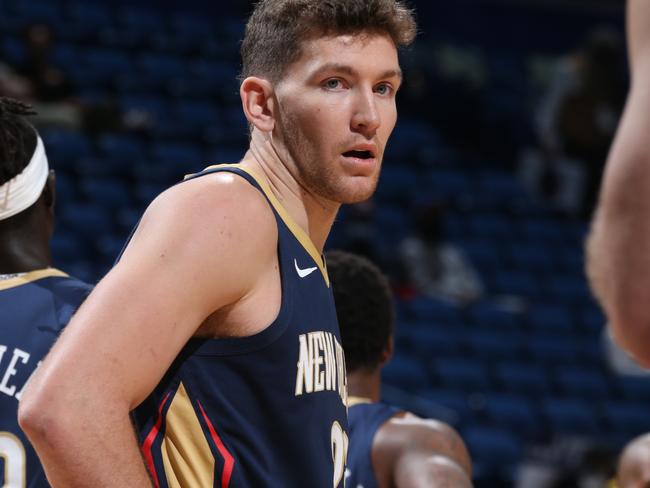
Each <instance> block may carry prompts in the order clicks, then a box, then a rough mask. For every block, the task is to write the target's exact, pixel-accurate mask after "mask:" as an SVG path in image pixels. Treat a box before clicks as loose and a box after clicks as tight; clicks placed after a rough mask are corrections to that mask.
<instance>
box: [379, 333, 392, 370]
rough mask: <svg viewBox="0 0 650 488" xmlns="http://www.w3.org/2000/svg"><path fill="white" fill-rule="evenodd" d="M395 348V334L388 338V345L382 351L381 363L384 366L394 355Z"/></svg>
mask: <svg viewBox="0 0 650 488" xmlns="http://www.w3.org/2000/svg"><path fill="white" fill-rule="evenodd" d="M394 350H395V341H394V340H393V336H392V335H391V336H390V337H389V338H388V342H387V343H386V347H385V348H384V350H383V351H382V352H381V359H380V362H379V364H380V365H381V366H383V365H384V364H386V363H387V362H388V361H390V360H391V358H392V357H393V351H394Z"/></svg>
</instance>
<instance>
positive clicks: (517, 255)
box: [506, 242, 556, 272]
mask: <svg viewBox="0 0 650 488" xmlns="http://www.w3.org/2000/svg"><path fill="white" fill-rule="evenodd" d="M506 249H507V251H508V261H509V263H510V264H511V266H512V267H513V269H516V270H522V271H533V272H540V271H541V272H552V271H553V270H554V269H555V266H556V263H555V260H554V258H553V253H551V252H549V249H548V244H546V245H542V244H522V243H518V242H515V243H512V244H510V245H509V246H507V247H506Z"/></svg>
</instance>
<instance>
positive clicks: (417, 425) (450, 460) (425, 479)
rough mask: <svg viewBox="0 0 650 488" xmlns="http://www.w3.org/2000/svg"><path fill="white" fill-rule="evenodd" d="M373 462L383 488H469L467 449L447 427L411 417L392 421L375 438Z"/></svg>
mask: <svg viewBox="0 0 650 488" xmlns="http://www.w3.org/2000/svg"><path fill="white" fill-rule="evenodd" d="M372 462H373V466H374V469H375V473H377V478H378V480H379V482H380V484H381V486H382V487H397V488H420V487H422V488H424V487H428V488H432V487H433V488H452V487H453V488H465V487H471V486H472V482H471V476H472V466H471V461H470V457H469V454H468V452H467V448H466V447H465V444H464V442H463V440H462V439H461V438H460V436H459V435H458V433H457V432H456V431H455V430H454V429H453V428H451V427H449V426H448V425H447V424H444V423H442V422H438V421H436V420H429V419H422V418H419V417H416V416H415V415H412V414H406V415H405V416H403V417H399V416H396V417H393V418H392V419H390V420H389V421H388V422H386V423H385V424H384V425H383V426H382V427H381V428H380V429H379V430H378V431H377V435H376V436H375V439H374V442H373V447H372Z"/></svg>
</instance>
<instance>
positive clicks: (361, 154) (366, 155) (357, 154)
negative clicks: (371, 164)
mask: <svg viewBox="0 0 650 488" xmlns="http://www.w3.org/2000/svg"><path fill="white" fill-rule="evenodd" d="M343 156H345V157H346V158H359V159H372V158H374V155H373V154H372V152H371V151H346V152H344V153H343Z"/></svg>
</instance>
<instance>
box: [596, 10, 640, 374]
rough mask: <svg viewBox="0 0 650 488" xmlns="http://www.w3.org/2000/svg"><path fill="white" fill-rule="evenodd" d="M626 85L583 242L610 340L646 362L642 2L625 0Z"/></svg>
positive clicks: (638, 359) (637, 358)
mask: <svg viewBox="0 0 650 488" xmlns="http://www.w3.org/2000/svg"><path fill="white" fill-rule="evenodd" d="M627 37H628V51H629V60H630V67H631V87H630V92H629V94H628V99H627V104H626V107H625V112H624V114H623V118H622V120H621V124H620V126H619V128H618V132H617V134H616V138H615V140H614V144H613V146H612V149H611V152H610V154H609V160H608V161H607V166H606V168H605V174H604V177H603V185H602V188H601V193H600V201H599V204H598V208H597V210H596V214H595V218H594V222H593V226H592V229H591V235H590V237H589V240H588V245H587V273H588V275H589V278H590V281H591V287H592V289H593V291H594V293H595V295H596V296H597V298H598V299H599V300H600V302H601V304H602V306H603V308H604V310H605V312H606V314H607V318H608V319H609V324H610V325H609V326H610V328H611V331H612V335H613V337H614V338H615V340H616V341H617V342H618V343H619V345H621V346H622V347H623V348H624V349H626V350H627V351H628V352H630V353H631V354H632V356H633V357H634V358H635V359H636V360H637V361H638V362H639V363H641V364H642V365H644V366H646V367H650V307H648V293H650V258H649V254H648V253H649V250H650V191H649V189H650V151H648V141H647V129H648V126H649V125H650V2H648V1H647V0H629V2H628V5H627Z"/></svg>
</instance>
